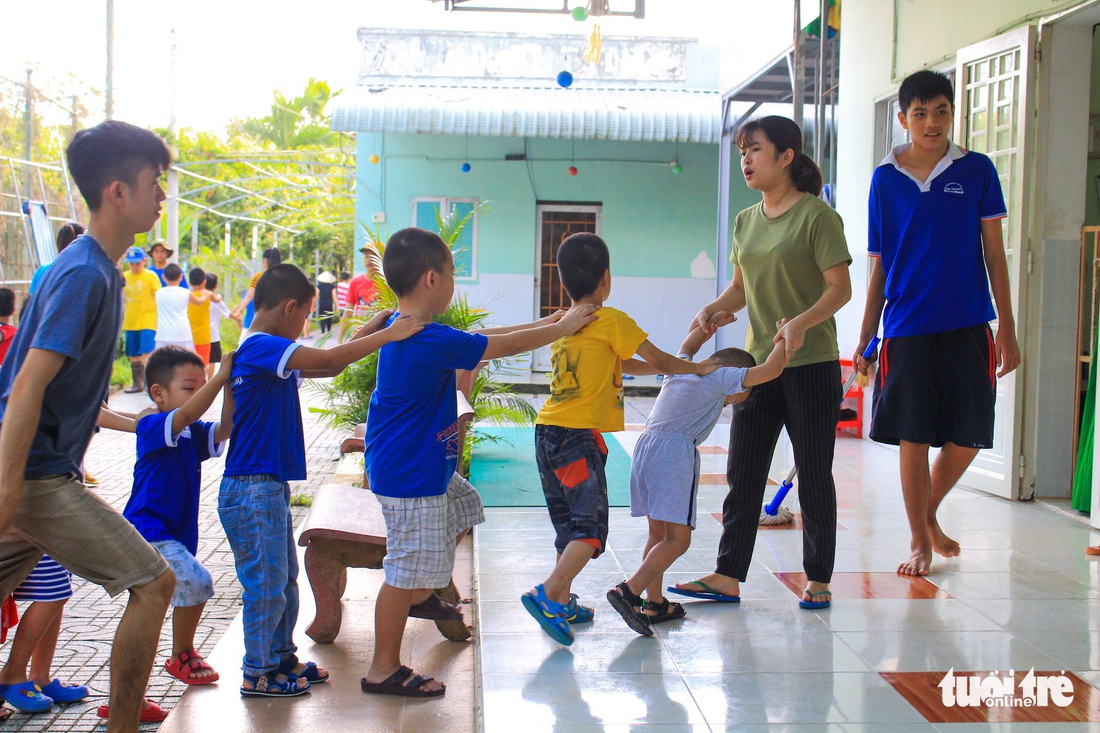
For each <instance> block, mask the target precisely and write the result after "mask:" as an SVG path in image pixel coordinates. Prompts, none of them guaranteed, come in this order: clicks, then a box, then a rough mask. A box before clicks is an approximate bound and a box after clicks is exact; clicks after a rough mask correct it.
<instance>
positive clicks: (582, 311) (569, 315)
mask: <svg viewBox="0 0 1100 733" xmlns="http://www.w3.org/2000/svg"><path fill="white" fill-rule="evenodd" d="M599 309H600V307H599V306H598V305H596V304H595V303H581V304H580V305H574V306H573V307H572V308H570V309H569V310H568V311H566V312H565V315H563V316H562V317H561V320H560V321H558V324H559V325H561V326H564V327H565V332H566V333H567V334H572V333H576V332H577V331H579V330H581V329H582V328H584V327H585V326H587V325H588V324H589V323H591V322H592V321H594V320H596V311H598V310H599Z"/></svg>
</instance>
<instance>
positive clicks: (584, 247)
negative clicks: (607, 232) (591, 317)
mask: <svg viewBox="0 0 1100 733" xmlns="http://www.w3.org/2000/svg"><path fill="white" fill-rule="evenodd" d="M609 269H611V254H610V253H609V252H608V251H607V243H606V242H604V241H603V240H602V239H600V238H599V237H597V236H596V235H595V234H592V233H591V232H580V233H578V234H572V235H570V236H568V237H566V238H565V241H564V242H562V243H561V247H559V248H558V274H560V275H561V284H562V286H563V287H564V288H565V292H567V293H569V297H570V298H572V299H573V300H574V301H576V300H578V299H580V298H583V297H585V296H587V295H591V294H592V293H594V292H596V288H597V287H599V285H600V279H601V278H603V274H604V273H605V272H607V271H608V270H609Z"/></svg>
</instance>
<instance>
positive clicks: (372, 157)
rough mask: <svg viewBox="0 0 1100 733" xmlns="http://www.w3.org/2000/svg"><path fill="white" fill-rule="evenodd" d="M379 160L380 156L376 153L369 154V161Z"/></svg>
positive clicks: (375, 161)
mask: <svg viewBox="0 0 1100 733" xmlns="http://www.w3.org/2000/svg"><path fill="white" fill-rule="evenodd" d="M379 160H381V158H379V157H378V155H377V154H374V155H371V156H370V162H371V163H377V162H378V161H379Z"/></svg>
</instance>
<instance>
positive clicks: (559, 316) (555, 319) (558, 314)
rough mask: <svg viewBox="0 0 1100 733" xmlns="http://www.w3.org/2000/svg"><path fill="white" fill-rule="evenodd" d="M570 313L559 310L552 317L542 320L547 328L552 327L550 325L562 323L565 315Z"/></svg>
mask: <svg viewBox="0 0 1100 733" xmlns="http://www.w3.org/2000/svg"><path fill="white" fill-rule="evenodd" d="M568 312H569V311H567V310H564V309H562V308H558V309H557V310H556V311H554V312H553V313H551V314H550V315H548V316H546V317H545V318H543V319H542V322H543V323H544V324H546V325H547V326H549V325H550V324H552V323H557V322H558V321H560V320H561V319H562V317H563V316H564V315H565V314H566V313H568Z"/></svg>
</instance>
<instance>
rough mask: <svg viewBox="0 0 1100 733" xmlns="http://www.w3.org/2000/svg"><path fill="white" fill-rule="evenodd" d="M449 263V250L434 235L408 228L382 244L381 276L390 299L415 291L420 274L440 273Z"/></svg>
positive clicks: (437, 236)
mask: <svg viewBox="0 0 1100 733" xmlns="http://www.w3.org/2000/svg"><path fill="white" fill-rule="evenodd" d="M450 259H451V250H450V248H449V247H448V246H447V244H446V243H445V242H444V241H443V240H442V239H440V238H439V235H438V234H436V233H434V232H429V231H428V230H426V229H417V228H416V227H408V228H407V229H401V230H400V231H398V232H396V233H395V234H394V235H393V236H391V237H390V239H389V241H388V242H386V251H385V253H384V254H383V255H382V272H383V273H385V275H386V282H387V283H388V284H389V286H390V289H391V290H393V293H394V295H396V296H398V297H401V296H403V295H408V294H409V293H411V292H412V291H413V290H415V289H416V284H417V283H418V282H420V278H421V277H423V276H424V273H426V272H429V271H430V272H438V273H442V272H443V268H444V267H446V266H447V263H448V262H449V261H450Z"/></svg>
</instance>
